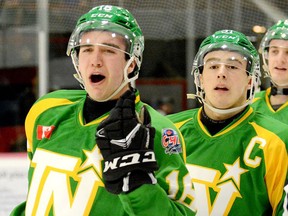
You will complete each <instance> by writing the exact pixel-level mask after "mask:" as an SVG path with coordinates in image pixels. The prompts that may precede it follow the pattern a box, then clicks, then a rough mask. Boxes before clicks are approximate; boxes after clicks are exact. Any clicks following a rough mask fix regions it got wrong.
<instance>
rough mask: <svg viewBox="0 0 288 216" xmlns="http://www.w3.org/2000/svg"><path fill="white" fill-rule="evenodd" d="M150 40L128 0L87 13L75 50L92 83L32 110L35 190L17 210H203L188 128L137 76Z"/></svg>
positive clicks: (71, 48) (84, 79) (72, 44)
mask: <svg viewBox="0 0 288 216" xmlns="http://www.w3.org/2000/svg"><path fill="white" fill-rule="evenodd" d="M143 50H144V38H143V35H142V31H141V29H140V27H139V26H138V24H137V22H136V20H135V18H134V17H133V16H132V14H131V13H130V12H129V11H127V10H126V9H124V8H121V7H116V6H110V5H102V6H97V7H95V8H93V9H91V10H90V11H89V12H88V13H86V14H84V15H83V16H81V17H80V19H79V20H78V22H77V25H76V27H75V29H74V31H73V33H72V35H71V37H70V40H69V44H68V48H67V54H68V55H69V56H71V57H72V60H73V63H74V66H75V69H76V71H77V74H76V75H75V77H76V78H77V80H78V81H79V82H80V83H81V85H82V86H83V87H84V88H85V90H59V91H55V92H52V93H49V94H47V95H45V96H43V97H41V98H40V99H38V100H37V101H36V103H35V104H34V105H33V107H32V108H31V110H30V111H29V113H28V115H27V118H26V122H25V129H26V135H27V147H28V156H29V159H30V161H31V163H30V168H29V179H28V180H29V190H28V195H27V200H26V202H24V203H22V204H20V205H19V206H17V207H16V208H15V209H14V210H13V212H12V213H11V215H17V216H18V215H24V214H25V215H61V216H63V215H67V216H68V215H69V216H73V215H75V216H80V215H81V216H84V215H85V216H86V215H101V216H102V215H103V216H104V215H105V216H108V215H109V216H112V215H173V216H174V215H194V214H193V212H192V210H191V209H192V205H193V197H192V192H193V191H192V190H191V188H192V186H191V178H190V175H189V172H188V170H187V168H186V166H185V145H184V142H183V139H182V138H181V136H180V132H179V131H178V129H177V128H176V127H175V126H174V125H173V123H172V122H171V121H169V120H168V119H167V118H166V117H164V116H162V115H161V114H159V113H158V112H157V111H155V110H154V109H152V108H151V107H150V106H149V105H147V104H144V103H143V102H141V100H140V94H139V92H138V91H137V90H136V89H135V88H133V87H132V85H131V82H133V81H134V80H136V79H137V77H138V73H139V69H140V66H141V62H142V53H143Z"/></svg>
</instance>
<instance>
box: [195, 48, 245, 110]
mask: <svg viewBox="0 0 288 216" xmlns="http://www.w3.org/2000/svg"><path fill="white" fill-rule="evenodd" d="M246 66H247V62H246V60H245V59H244V58H243V56H242V55H240V54H238V53H236V52H229V51H213V52H210V53H208V54H207V55H206V56H205V58H204V67H203V73H202V74H201V77H200V79H201V86H202V88H203V89H204V92H205V100H206V102H207V103H208V104H209V105H211V106H213V107H215V108H218V109H230V108H233V107H239V106H241V105H243V104H244V103H245V102H246V99H247V89H248V88H249V87H250V82H251V81H250V80H251V78H250V77H249V76H248V75H247V73H246Z"/></svg>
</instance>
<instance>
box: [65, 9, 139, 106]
mask: <svg viewBox="0 0 288 216" xmlns="http://www.w3.org/2000/svg"><path fill="white" fill-rule="evenodd" d="M90 31H103V32H106V33H107V32H111V37H115V35H116V37H121V38H122V39H124V41H125V44H126V50H120V49H118V50H119V51H122V52H123V53H125V54H126V57H128V58H127V64H126V67H125V70H124V80H123V82H122V84H121V85H120V86H119V88H118V89H117V90H116V91H115V92H114V93H113V95H111V96H110V97H109V98H107V99H105V101H106V100H109V99H110V98H112V96H114V95H116V94H117V93H118V92H119V91H120V90H121V89H122V88H123V87H124V86H125V85H126V84H127V83H129V82H132V81H134V80H136V79H137V78H138V75H139V70H140V67H141V63H142V56H143V51H144V36H143V33H142V31H141V29H140V27H139V25H138V23H137V21H136V19H135V18H134V17H133V15H132V14H131V13H130V12H129V11H128V10H127V9H124V8H121V7H118V6H112V5H101V6H97V7H94V8H93V9H91V10H90V11H89V12H88V13H86V14H84V15H82V16H81V17H80V18H79V20H78V21H77V24H76V27H75V29H74V31H73V32H72V34H71V36H70V39H69V43H68V47H67V52H66V53H67V55H68V56H71V58H72V61H73V64H74V67H75V69H76V71H77V74H75V75H74V77H75V78H76V79H77V80H78V81H79V82H80V84H81V86H82V87H84V88H85V84H84V83H83V79H82V77H81V73H80V71H79V68H78V65H79V59H78V51H79V48H80V46H83V45H98V46H109V45H107V44H101V43H99V44H91V41H90V40H89V39H88V40H86V41H83V40H81V37H82V35H83V33H85V32H90ZM113 48H114V49H117V48H115V47H113ZM133 61H135V62H136V67H135V69H134V71H133V72H132V73H130V74H129V75H128V72H127V68H128V66H129V65H130V64H131V62H133Z"/></svg>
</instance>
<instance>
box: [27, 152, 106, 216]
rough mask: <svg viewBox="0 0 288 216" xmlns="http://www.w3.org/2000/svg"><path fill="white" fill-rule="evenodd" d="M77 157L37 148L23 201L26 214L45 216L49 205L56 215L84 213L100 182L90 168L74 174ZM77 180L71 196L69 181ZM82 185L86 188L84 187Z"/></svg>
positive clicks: (78, 161)
mask: <svg viewBox="0 0 288 216" xmlns="http://www.w3.org/2000/svg"><path fill="white" fill-rule="evenodd" d="M80 163H81V161H80V159H79V158H76V157H71V156H67V155H61V154H55V153H53V152H49V151H46V150H42V149H37V150H36V152H35V154H34V157H33V160H32V164H31V166H33V167H34V173H33V177H32V180H31V184H30V189H29V194H28V198H27V204H26V215H40V214H41V215H43V214H44V215H46V214H48V213H49V211H50V209H51V207H52V205H53V212H54V213H55V215H73V214H74V215H85V212H87V211H88V212H89V210H90V208H91V206H89V205H87V203H90V202H91V201H90V202H89V199H91V197H93V196H94V195H95V193H96V188H95V187H96V185H99V184H96V182H99V181H101V180H100V179H99V178H98V176H97V175H96V174H95V172H94V170H93V169H88V170H87V171H86V172H83V173H81V175H77V171H78V169H79V166H80ZM70 177H73V178H74V180H76V181H79V183H78V186H77V190H76V192H75V194H74V196H73V195H72V191H71V187H70V180H69V178H70ZM84 185H85V187H84Z"/></svg>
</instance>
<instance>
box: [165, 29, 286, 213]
mask: <svg viewBox="0 0 288 216" xmlns="http://www.w3.org/2000/svg"><path fill="white" fill-rule="evenodd" d="M259 73H260V71H259V56H258V53H257V50H256V49H255V47H254V46H253V45H252V44H251V42H250V41H249V40H248V39H247V37H246V36H245V35H243V34H242V33H240V32H237V31H233V30H220V31H217V32H215V33H214V34H213V35H211V36H208V37H207V38H206V39H204V40H203V42H202V43H201V45H200V48H199V51H198V53H197V54H196V56H195V59H194V62H193V69H192V75H193V76H194V81H195V85H196V94H195V95H189V96H190V98H198V99H199V101H200V102H201V103H202V105H203V106H201V107H199V108H195V109H191V110H186V111H182V112H180V113H177V114H172V115H168V117H169V118H170V119H171V120H172V121H173V122H174V123H175V125H176V126H177V127H178V128H179V129H180V131H181V133H182V135H183V137H184V139H185V143H186V153H187V167H188V169H189V172H190V174H191V177H192V182H193V190H194V191H195V203H196V210H197V215H198V214H199V215H233V216H235V215H280V214H281V213H282V211H283V208H282V205H283V201H284V198H285V197H284V193H283V186H284V182H285V178H286V176H287V164H288V162H287V160H288V159H287V152H286V144H285V143H288V134H287V131H288V127H287V125H285V124H283V123H281V122H279V121H277V120H274V119H272V118H268V117H266V116H265V115H262V114H259V113H256V112H255V111H254V110H253V108H252V107H251V106H250V103H251V101H252V100H253V96H254V93H255V88H256V86H257V84H258V80H257V79H259Z"/></svg>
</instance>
